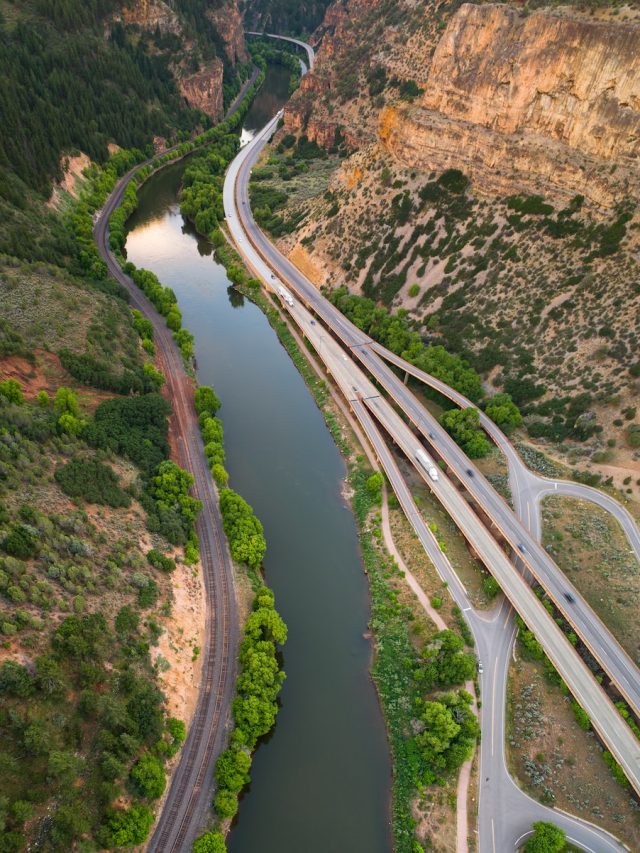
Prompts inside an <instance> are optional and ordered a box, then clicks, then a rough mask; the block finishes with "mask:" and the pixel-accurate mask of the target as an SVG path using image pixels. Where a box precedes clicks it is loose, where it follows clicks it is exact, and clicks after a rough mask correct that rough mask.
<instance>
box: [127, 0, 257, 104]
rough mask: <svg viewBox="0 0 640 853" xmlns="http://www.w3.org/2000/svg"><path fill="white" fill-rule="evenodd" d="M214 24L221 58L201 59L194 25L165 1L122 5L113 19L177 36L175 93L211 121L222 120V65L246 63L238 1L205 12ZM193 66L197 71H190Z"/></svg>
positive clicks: (174, 63)
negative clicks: (177, 91) (176, 91)
mask: <svg viewBox="0 0 640 853" xmlns="http://www.w3.org/2000/svg"><path fill="white" fill-rule="evenodd" d="M204 14H205V15H206V16H207V17H208V19H209V20H210V21H211V23H212V24H213V26H214V28H215V30H216V32H217V34H218V37H219V45H218V52H220V53H223V55H221V56H219V57H218V56H214V57H213V58H211V59H206V60H203V59H202V57H201V53H200V51H199V49H198V46H197V44H196V39H195V36H194V32H193V22H186V23H185V21H184V19H181V17H180V14H179V13H178V12H177V11H176V10H175V9H174V8H173V7H172V5H171V4H170V3H168V2H165V0H141V2H132V3H130V4H129V5H124V6H123V8H122V9H121V10H120V11H119V12H117V13H116V14H114V16H113V18H112V20H114V21H121V22H122V23H123V24H125V25H129V26H136V27H139V28H140V29H142V30H145V31H147V32H149V33H155V32H156V31H159V32H160V33H162V34H163V35H165V34H167V33H172V34H173V35H176V36H178V38H179V39H180V41H181V43H182V49H181V50H180V51H179V52H178V53H177V54H176V55H175V56H174V57H173V60H172V63H171V64H172V70H173V74H174V77H175V79H176V84H177V87H178V90H179V92H180V94H181V95H182V97H183V98H184V99H185V100H186V101H187V103H188V104H189V106H190V107H193V108H195V109H198V110H201V111H202V112H203V113H206V114H207V115H208V116H210V117H211V118H212V119H213V120H214V121H219V120H220V119H221V118H222V115H223V111H224V104H223V91H222V83H223V73H224V63H225V62H226V63H228V65H230V66H231V67H233V66H235V65H236V64H237V63H244V62H247V61H248V60H249V53H248V51H247V48H246V45H245V41H244V29H243V24H242V18H241V16H240V12H239V10H238V2H237V0H226V2H225V3H224V4H223V5H222V6H221V7H220V8H216V9H209V10H207V11H205V13H204ZM194 67H196V68H197V71H195V72H194V71H193V68H194Z"/></svg>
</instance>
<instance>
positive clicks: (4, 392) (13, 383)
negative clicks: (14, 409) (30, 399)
mask: <svg viewBox="0 0 640 853" xmlns="http://www.w3.org/2000/svg"><path fill="white" fill-rule="evenodd" d="M0 395H1V396H3V397H4V398H5V399H7V400H8V401H9V402H10V403H15V404H16V405H18V406H19V405H21V404H22V403H24V394H23V393H22V387H21V385H20V383H19V382H18V381H17V380H15V379H5V380H4V382H0Z"/></svg>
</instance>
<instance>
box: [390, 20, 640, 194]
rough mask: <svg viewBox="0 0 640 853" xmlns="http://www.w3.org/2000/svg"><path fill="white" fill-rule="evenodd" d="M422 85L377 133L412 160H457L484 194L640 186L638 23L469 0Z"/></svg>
mask: <svg viewBox="0 0 640 853" xmlns="http://www.w3.org/2000/svg"><path fill="white" fill-rule="evenodd" d="M424 89H425V92H424V95H423V98H422V100H421V102H420V103H419V104H418V105H416V106H406V107H405V106H403V107H397V106H395V107H389V108H387V109H385V110H384V111H383V113H382V115H381V123H380V137H381V139H382V141H383V142H384V144H385V145H386V146H387V148H388V150H389V151H391V152H392V153H393V154H394V156H396V157H397V158H398V159H399V160H401V161H402V162H403V163H405V164H407V165H408V166H411V167H412V168H419V169H422V170H425V171H431V170H436V171H437V170H442V169H444V168H448V167H450V166H455V167H457V168H460V169H462V170H463V171H465V172H466V173H467V174H469V175H470V176H471V177H472V178H473V179H474V184H475V188H476V189H477V190H479V191H481V192H482V191H483V190H485V191H487V192H506V191H508V192H514V191H518V190H525V191H543V192H553V191H556V192H559V193H560V194H561V195H572V194H574V193H578V192H579V193H581V194H583V195H585V196H587V197H588V198H589V199H590V200H591V201H592V202H594V203H596V204H598V205H601V206H606V207H609V206H611V205H612V204H613V203H614V202H615V201H617V200H619V199H620V198H622V197H623V196H624V195H626V194H629V193H633V194H636V193H637V189H638V177H640V173H639V170H638V156H639V154H640V25H639V24H635V23H617V22H614V21H602V20H594V19H591V18H586V17H572V16H570V15H568V14H564V13H560V12H555V11H549V10H540V11H537V12H534V13H533V14H531V15H529V16H527V17H523V16H522V15H521V14H520V13H519V12H518V11H516V10H514V9H512V8H510V7H508V6H504V5H482V6H474V5H471V4H465V5H464V6H461V7H460V9H459V10H458V11H457V13H456V14H455V15H454V16H453V18H452V19H451V20H450V22H449V25H448V26H447V29H446V31H445V33H444V34H443V36H442V38H441V40H440V42H439V44H438V46H437V48H436V50H435V53H434V55H433V59H432V61H431V65H430V68H429V72H428V75H427V77H426V83H425V86H424ZM614 164H615V168H613V167H614Z"/></svg>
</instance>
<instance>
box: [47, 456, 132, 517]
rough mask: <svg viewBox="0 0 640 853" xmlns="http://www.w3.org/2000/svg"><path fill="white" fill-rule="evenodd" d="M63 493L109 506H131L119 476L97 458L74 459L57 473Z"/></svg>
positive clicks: (57, 479)
mask: <svg viewBox="0 0 640 853" xmlns="http://www.w3.org/2000/svg"><path fill="white" fill-rule="evenodd" d="M54 476H55V479H56V482H57V483H58V485H59V486H60V488H61V489H62V491H63V492H64V493H65V494H66V495H69V497H72V498H82V499H83V500H85V501H89V503H95V504H106V505H107V506H112V507H119V506H129V504H130V503H131V498H130V496H129V495H128V494H127V492H125V491H124V489H122V488H120V482H119V480H118V475H117V474H116V473H115V471H114V470H113V469H112V468H110V467H109V466H108V465H104V464H103V463H102V462H99V461H98V460H97V459H95V458H86V459H73V460H72V461H71V462H69V463H68V464H67V465H63V466H62V468H57V469H56V471H55V474H54Z"/></svg>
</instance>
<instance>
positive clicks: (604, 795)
mask: <svg viewBox="0 0 640 853" xmlns="http://www.w3.org/2000/svg"><path fill="white" fill-rule="evenodd" d="M507 695H508V700H507V726H508V729H507V757H508V763H509V769H510V771H511V773H512V774H513V776H514V778H515V779H516V781H517V782H518V783H519V784H520V785H521V787H523V788H524V789H525V790H526V791H527V792H528V793H529V794H531V795H532V796H533V797H535V798H536V799H538V800H541V801H542V802H546V803H548V804H550V805H554V806H556V807H557V808H561V809H563V810H565V811H567V812H569V813H571V814H574V815H577V816H578V817H582V818H584V819H586V820H589V821H592V822H594V823H597V824H598V826H602V827H603V828H604V829H607V830H608V831H609V832H612V833H613V834H614V835H616V836H617V837H618V838H621V839H622V840H623V841H625V842H626V843H627V844H628V845H629V849H631V850H638V849H640V807H639V806H638V804H637V803H636V802H635V800H633V799H632V798H631V796H630V794H629V792H628V791H627V790H625V789H624V788H622V787H621V786H620V785H619V784H618V783H617V782H616V781H615V779H614V778H613V776H612V774H611V770H610V769H609V768H608V767H607V765H606V764H605V763H604V761H603V760H602V754H601V748H600V746H599V744H598V742H597V740H596V738H595V735H594V734H593V733H592V732H585V731H583V730H582V729H580V728H579V727H578V725H577V724H576V722H575V719H574V716H573V711H572V710H571V706H570V701H571V699H570V697H569V696H562V694H561V693H560V690H559V688H558V687H556V686H554V685H551V684H549V682H548V681H547V680H546V678H545V676H544V672H543V666H542V664H541V663H538V662H535V661H523V660H518V661H517V663H515V664H512V665H511V669H510V673H509V689H508V693H507Z"/></svg>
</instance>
